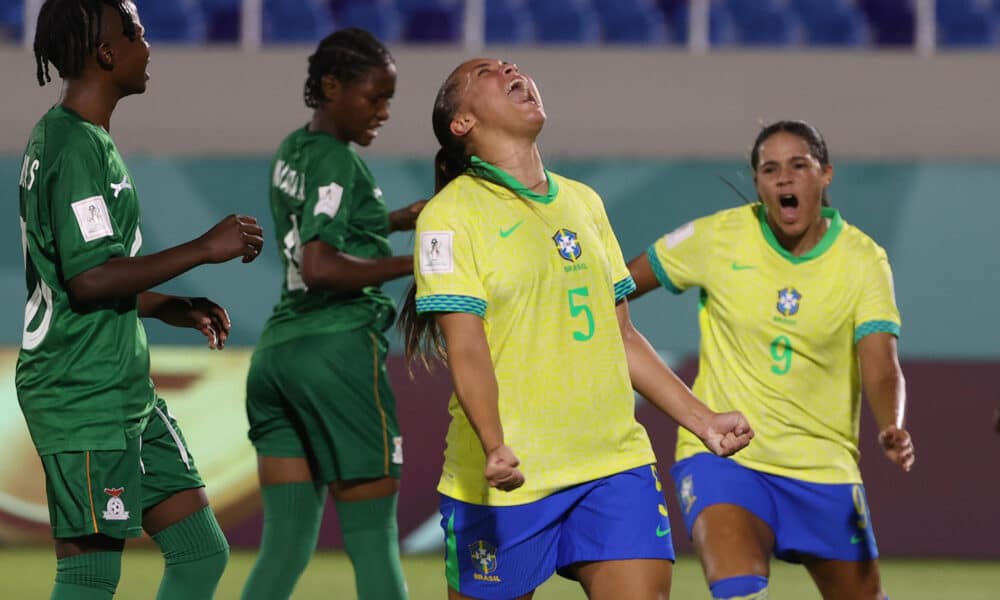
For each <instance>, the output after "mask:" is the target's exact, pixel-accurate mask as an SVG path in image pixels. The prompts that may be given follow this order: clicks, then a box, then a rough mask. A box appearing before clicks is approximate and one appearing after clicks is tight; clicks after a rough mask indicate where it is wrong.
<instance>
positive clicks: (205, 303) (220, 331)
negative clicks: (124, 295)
mask: <svg viewBox="0 0 1000 600" xmlns="http://www.w3.org/2000/svg"><path fill="white" fill-rule="evenodd" d="M139 316H140V317H152V318H154V319H159V320H161V321H163V322H164V323H166V324H168V325H173V326H174V327H188V328H191V329H197V330H198V331H200V332H201V333H202V334H203V335H204V336H205V337H206V338H208V347H209V348H211V349H213V350H222V348H223V347H225V345H226V339H227V338H228V337H229V330H230V328H231V327H232V322H231V321H230V320H229V313H228V312H226V309H225V308H223V307H221V306H219V305H218V304H216V303H215V302H212V301H211V300H209V299H208V298H187V297H184V296H171V295H168V294H160V293H158V292H143V293H141V294H139Z"/></svg>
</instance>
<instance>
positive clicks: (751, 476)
mask: <svg viewBox="0 0 1000 600" xmlns="http://www.w3.org/2000/svg"><path fill="white" fill-rule="evenodd" d="M670 475H671V476H672V477H673V479H674V485H675V486H676V488H677V497H678V500H679V501H680V505H681V512H682V513H683V514H684V523H685V525H687V529H688V533H689V534H690V532H691V531H692V528H693V527H694V522H695V519H697V518H698V515H699V514H701V511H703V510H705V508H707V507H709V506H711V505H713V504H735V505H737V506H740V507H742V508H745V509H746V510H748V511H750V512H752V513H753V514H754V515H756V516H757V517H758V518H760V519H761V520H762V521H764V522H765V523H767V524H768V526H769V527H770V528H771V531H773V532H774V555H775V556H776V557H778V558H780V559H781V560H785V561H788V562H801V557H802V556H803V555H805V556H814V557H817V558H823V559H832V560H852V561H860V560H872V559H876V558H878V547H877V546H876V545H875V532H874V531H873V530H872V523H871V518H870V516H869V512H868V502H867V500H865V488H864V486H863V485H860V484H855V483H845V484H828V483H811V482H808V481H802V480H800V479H792V478H790V477H781V476H779V475H770V474H768V473H761V472H760V471H755V470H753V469H748V468H747V467H744V466H742V465H740V464H738V463H736V462H735V461H732V460H729V459H726V458H719V457H717V456H714V455H712V454H706V453H701V454H696V455H694V456H692V457H690V458H686V459H684V460H682V461H680V462H678V463H677V464H675V465H674V466H673V468H672V469H670Z"/></svg>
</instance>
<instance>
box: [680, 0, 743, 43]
mask: <svg viewBox="0 0 1000 600" xmlns="http://www.w3.org/2000/svg"><path fill="white" fill-rule="evenodd" d="M671 33H672V34H673V38H674V41H676V42H677V43H679V44H687V42H688V7H687V4H682V5H680V6H678V7H677V8H676V10H675V11H674V16H673V20H672V23H671ZM708 40H709V43H710V44H711V45H712V46H728V45H730V44H733V43H735V42H736V25H735V22H734V19H733V15H732V14H731V13H730V12H729V11H728V10H727V9H726V7H725V5H724V4H723V3H722V2H719V1H718V0H713V1H712V4H711V6H710V9H709V13H708Z"/></svg>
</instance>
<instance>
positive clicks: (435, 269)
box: [420, 231, 455, 274]
mask: <svg viewBox="0 0 1000 600" xmlns="http://www.w3.org/2000/svg"><path fill="white" fill-rule="evenodd" d="M454 235H455V232H454V231H424V232H423V233H421V234H420V272H421V273H424V274H427V273H454V272H455V261H454V260H453V257H452V237H453V236H454Z"/></svg>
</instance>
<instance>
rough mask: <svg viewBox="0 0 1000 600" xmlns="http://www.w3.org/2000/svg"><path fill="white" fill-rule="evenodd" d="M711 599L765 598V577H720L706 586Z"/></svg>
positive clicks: (764, 599) (767, 596)
mask: <svg viewBox="0 0 1000 600" xmlns="http://www.w3.org/2000/svg"><path fill="white" fill-rule="evenodd" d="M708 587H709V589H710V590H711V591H712V599H713V600H736V599H739V600H767V599H768V598H769V597H770V596H769V595H768V591H767V577H762V576H760V575H739V576H737V577H727V578H725V579H720V580H718V581H716V582H715V583H712V584H711V585H709V586H708Z"/></svg>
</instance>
